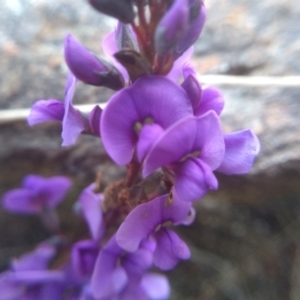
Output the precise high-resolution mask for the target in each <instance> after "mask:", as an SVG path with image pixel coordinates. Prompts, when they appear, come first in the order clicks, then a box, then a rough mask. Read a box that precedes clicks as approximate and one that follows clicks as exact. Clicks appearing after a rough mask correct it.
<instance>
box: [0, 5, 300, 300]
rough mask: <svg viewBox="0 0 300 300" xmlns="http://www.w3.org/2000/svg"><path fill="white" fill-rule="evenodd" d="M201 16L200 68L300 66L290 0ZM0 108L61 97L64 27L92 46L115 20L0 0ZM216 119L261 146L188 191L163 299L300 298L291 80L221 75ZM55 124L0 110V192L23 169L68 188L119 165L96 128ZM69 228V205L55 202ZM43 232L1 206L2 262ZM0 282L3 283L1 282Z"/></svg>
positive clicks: (83, 94) (298, 105)
mask: <svg viewBox="0 0 300 300" xmlns="http://www.w3.org/2000/svg"><path fill="white" fill-rule="evenodd" d="M205 3H206V6H207V8H208V18H207V24H206V26H205V29H204V31H203V33H202V35H201V37H200V39H199V40H198V41H197V43H196V45H195V55H194V57H193V63H194V65H195V66H196V67H197V70H198V72H199V74H201V75H206V74H223V75H228V76H230V75H238V76H243V77H244V78H247V77H248V76H257V75H259V76H288V75H294V76H297V75H300V2H299V1H297V0H289V1H286V0H260V1H254V0H206V1H205ZM0 8H1V14H0V109H15V108H29V107H30V105H31V104H32V103H33V102H34V101H36V100H37V99H50V98H54V99H63V89H64V81H65V76H66V73H67V69H66V66H65V64H64V61H63V39H64V36H65V35H66V34H67V33H71V34H73V35H74V36H76V37H77V38H78V39H79V40H80V41H81V42H82V43H83V44H84V45H85V46H87V47H88V48H89V49H91V50H92V51H93V52H95V53H97V54H98V55H100V56H101V55H102V50H101V39H102V38H103V36H105V34H106V33H107V32H109V31H110V30H112V29H113V28H114V26H115V21H114V20H113V19H110V18H107V17H104V16H103V15H100V14H97V13H96V12H94V11H93V10H92V9H91V8H90V7H89V6H88V5H87V4H86V1H84V0H81V1H79V0H78V1H69V0H52V1H47V0H26V1H24V0H0ZM219 88H220V89H221V90H222V91H223V93H224V95H225V99H226V108H225V111H224V113H223V115H222V119H223V123H224V131H227V132H229V131H234V130H241V129H244V128H251V129H253V130H254V131H255V132H256V133H257V134H258V136H259V138H260V141H261V147H262V148H261V153H260V155H259V157H258V159H257V161H256V163H255V166H254V168H253V170H252V171H251V172H250V174H248V175H246V176H219V180H220V189H219V191H218V192H214V193H210V194H208V195H207V196H206V197H205V198H204V199H203V200H202V201H201V202H199V203H197V204H196V206H197V218H196V221H195V223H194V224H193V225H192V226H191V227H186V228H178V232H179V234H180V235H181V236H182V237H183V238H184V240H185V241H187V243H188V244H189V245H190V247H191V250H192V259H191V260H190V261H188V262H182V263H180V264H179V266H178V267H177V268H176V269H175V270H174V271H172V272H169V273H168V276H169V278H170V281H171V285H172V290H173V292H172V297H171V299H172V300H182V299H185V300H200V299H201V300H244V299H245V300H286V299H290V300H298V299H300V239H299V238H300V219H299V218H300V127H299V125H300V116H299V115H300V87H294V88H291V87H276V86H272V87H268V86H265V87H262V86H251V87H249V86H248V87H247V86H243V85H238V84H237V85H233V86H222V85H220V86H219ZM110 95H111V92H110V91H109V90H107V89H102V88H95V87H89V86H86V85H83V84H79V85H78V88H77V91H76V96H75V103H82V104H86V103H97V102H104V101H106V100H107V99H108V98H109V97H110ZM60 130H61V128H60V125H59V124H42V125H39V126H36V127H34V128H29V127H28V126H27V125H26V122H25V121H22V120H16V121H11V122H3V121H1V120H0V196H1V195H2V194H3V193H4V192H6V191H7V190H9V189H11V188H14V187H17V186H19V184H20V181H21V179H22V178H23V177H24V176H25V175H26V174H28V173H35V174H42V175H45V176H50V175H56V174H64V175H67V176H70V177H71V178H72V179H73V180H74V183H75V188H74V189H73V191H72V193H71V195H70V196H69V198H70V199H71V200H70V201H72V199H73V201H74V200H76V196H77V194H78V192H79V191H80V189H81V188H83V187H85V186H86V185H88V184H89V183H90V182H92V181H93V180H94V176H95V173H96V172H101V173H102V174H103V185H105V183H106V182H108V181H110V180H113V179H116V178H119V177H120V176H122V174H123V172H124V169H122V168H119V167H116V166H114V165H113V164H112V163H111V162H110V160H109V159H108V158H107V157H106V155H105V152H104V150H103V148H102V146H101V143H100V141H99V140H97V139H94V138H91V137H86V136H84V137H81V138H80V139H79V141H78V143H77V144H76V145H75V146H74V147H68V148H61V146H60V144H61V139H60ZM60 213H61V214H62V216H63V218H64V224H63V225H64V226H65V227H66V228H68V230H72V228H73V227H72V224H71V220H72V218H71V213H70V211H69V210H67V209H64V210H62V211H61V212H60ZM47 236H49V233H48V232H47V231H46V230H45V229H43V227H42V225H41V223H40V221H39V220H38V219H37V218H35V217H17V216H12V215H10V214H8V213H6V212H4V211H3V210H2V209H0V269H1V270H4V269H5V268H6V267H7V266H8V264H9V259H10V258H11V257H13V256H18V255H20V254H21V253H23V252H25V251H28V250H30V249H32V248H33V247H34V245H36V244H37V243H38V242H40V241H42V240H43V239H44V238H45V237H47ZM0 292H1V291H0Z"/></svg>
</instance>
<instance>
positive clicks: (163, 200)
mask: <svg viewBox="0 0 300 300" xmlns="http://www.w3.org/2000/svg"><path fill="white" fill-rule="evenodd" d="M190 207H191V206H190V204H189V203H186V202H183V201H173V203H171V204H169V202H168V196H162V197H158V198H155V199H154V200H151V201H150V202H148V203H144V204H140V205H138V206H137V207H136V208H135V209H134V210H132V211H131V212H130V213H129V215H128V216H127V217H126V218H125V220H124V222H123V223H122V224H121V226H120V227H119V229H118V231H117V233H116V241H117V243H118V244H119V246H120V247H122V248H123V249H124V250H126V251H128V252H134V251H136V250H137V249H138V248H139V245H140V243H141V242H142V240H143V239H144V238H147V237H148V236H149V235H150V234H151V233H153V232H154V231H155V229H156V227H157V226H160V225H161V224H163V223H164V222H167V221H171V222H173V223H179V222H180V221H183V220H185V219H186V217H187V215H188V212H189V210H190Z"/></svg>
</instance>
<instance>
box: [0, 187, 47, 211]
mask: <svg viewBox="0 0 300 300" xmlns="http://www.w3.org/2000/svg"><path fill="white" fill-rule="evenodd" d="M2 205H3V207H4V209H5V210H7V211H9V212H11V213H16V214H37V213H40V212H41V211H42V209H43V207H44V203H43V202H41V201H38V199H36V193H35V192H33V191H28V190H24V189H14V190H12V191H9V192H7V193H6V194H4V196H3V198H2Z"/></svg>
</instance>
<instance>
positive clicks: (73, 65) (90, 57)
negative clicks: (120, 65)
mask: <svg viewBox="0 0 300 300" xmlns="http://www.w3.org/2000/svg"><path fill="white" fill-rule="evenodd" d="M65 60H66V63H67V65H68V67H69V69H70V70H71V71H72V73H73V74H74V75H75V77H76V78H77V79H78V80H81V81H82V82H84V83H86V84H90V85H95V86H105V87H108V88H110V89H113V90H119V89H121V88H122V87H123V86H124V84H125V83H124V79H123V77H122V75H121V73H120V72H119V71H118V70H117V69H116V68H115V67H114V66H113V65H111V64H110V63H108V62H106V61H104V60H102V59H99V58H97V57H96V56H95V55H94V54H93V53H91V52H90V51H88V50H87V49H85V48H84V47H83V46H82V45H81V44H80V43H79V42H78V41H77V40H76V39H75V38H74V37H72V36H71V35H68V36H67V37H66V39H65Z"/></svg>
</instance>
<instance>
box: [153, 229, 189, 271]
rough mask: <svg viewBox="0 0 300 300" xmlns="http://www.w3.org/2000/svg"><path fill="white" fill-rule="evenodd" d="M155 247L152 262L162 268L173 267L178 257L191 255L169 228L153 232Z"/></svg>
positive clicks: (187, 257)
mask: <svg viewBox="0 0 300 300" xmlns="http://www.w3.org/2000/svg"><path fill="white" fill-rule="evenodd" d="M155 238H156V241H157V247H156V249H155V252H154V264H155V265H156V266H157V267H159V268H160V269H162V270H171V269H173V268H174V267H175V266H176V265H177V263H178V261H179V260H180V259H189V258H190V256H191V253H190V250H189V248H188V246H187V245H186V244H185V243H184V242H183V241H182V240H181V239H180V238H179V236H178V235H177V234H176V233H175V232H174V231H172V230H170V229H161V230H159V231H158V232H156V233H155Z"/></svg>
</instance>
